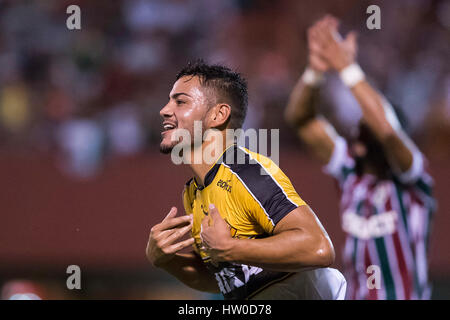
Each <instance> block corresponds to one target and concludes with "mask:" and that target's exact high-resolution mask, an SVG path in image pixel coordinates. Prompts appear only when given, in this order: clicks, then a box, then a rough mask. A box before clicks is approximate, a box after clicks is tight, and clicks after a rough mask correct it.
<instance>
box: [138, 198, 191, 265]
mask: <svg viewBox="0 0 450 320" xmlns="http://www.w3.org/2000/svg"><path fill="white" fill-rule="evenodd" d="M176 215H177V208H175V207H172V209H170V212H169V214H168V215H167V216H166V217H165V218H164V220H163V221H161V223H159V224H157V225H155V226H153V228H152V229H151V231H150V236H149V239H148V243H147V249H146V254H147V258H148V260H149V261H150V262H151V263H152V264H153V265H154V266H156V267H161V266H162V265H164V264H165V263H167V262H169V261H170V259H171V258H172V257H173V256H174V255H175V254H176V253H177V252H178V251H180V250H182V249H184V248H186V247H188V246H190V245H192V244H193V243H194V239H193V238H189V239H187V240H183V241H179V240H180V239H181V238H182V237H183V236H184V235H185V234H186V233H188V232H189V231H190V230H191V229H192V215H187V216H180V217H176Z"/></svg>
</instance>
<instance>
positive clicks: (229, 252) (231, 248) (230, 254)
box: [220, 238, 242, 262]
mask: <svg viewBox="0 0 450 320" xmlns="http://www.w3.org/2000/svg"><path fill="white" fill-rule="evenodd" d="M241 242H242V241H239V239H236V238H230V239H229V240H228V241H227V244H226V245H225V246H224V249H223V250H222V252H221V254H220V261H222V262H236V259H237V252H238V251H239V246H240V244H241Z"/></svg>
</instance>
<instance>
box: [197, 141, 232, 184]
mask: <svg viewBox="0 0 450 320" xmlns="http://www.w3.org/2000/svg"><path fill="white" fill-rule="evenodd" d="M236 147H237V145H236V144H235V143H233V144H231V145H230V146H228V147H227V148H226V149H225V150H224V151H223V152H222V154H221V155H220V157H219V158H218V159H217V160H216V162H215V163H214V164H213V165H212V166H211V168H210V169H209V171H208V172H207V173H206V175H205V184H204V185H203V186H202V185H199V184H198V183H197V180H195V178H192V179H193V182H194V186H195V188H197V189H198V190H203V189H205V188H206V187H207V186H208V185H210V184H211V182H213V180H214V178H215V177H216V174H217V171H219V168H220V165H221V163H222V162H223V159H224V156H225V153H226V152H228V151H229V150H230V151H231V150H235V148H236Z"/></svg>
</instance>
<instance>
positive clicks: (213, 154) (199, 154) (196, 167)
mask: <svg viewBox="0 0 450 320" xmlns="http://www.w3.org/2000/svg"><path fill="white" fill-rule="evenodd" d="M219 139H220V140H219ZM220 141H221V143H220ZM231 144H232V143H229V144H226V141H225V139H224V136H222V137H217V138H216V139H212V140H205V141H204V142H203V143H202V145H201V146H199V147H197V148H193V149H192V152H191V161H190V164H189V167H190V169H191V170H192V173H193V176H194V178H195V180H196V181H197V183H198V184H200V185H204V181H205V177H206V175H207V173H208V172H209V170H211V168H212V166H214V164H215V163H216V162H217V160H219V158H220V157H221V156H222V154H223V153H224V151H225V150H226V149H227V148H228V147H229V146H230V145H231Z"/></svg>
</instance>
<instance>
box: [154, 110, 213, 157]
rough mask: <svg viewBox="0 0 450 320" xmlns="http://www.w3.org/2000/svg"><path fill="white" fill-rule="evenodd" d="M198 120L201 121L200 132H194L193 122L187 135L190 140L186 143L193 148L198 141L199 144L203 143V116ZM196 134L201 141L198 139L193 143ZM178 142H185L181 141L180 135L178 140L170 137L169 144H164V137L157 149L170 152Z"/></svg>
mask: <svg viewBox="0 0 450 320" xmlns="http://www.w3.org/2000/svg"><path fill="white" fill-rule="evenodd" d="M200 121H201V122H202V128H201V132H200V133H194V124H192V126H191V128H190V130H189V135H190V137H191V140H190V141H189V142H188V143H189V144H190V146H191V148H194V146H195V145H197V144H198V143H199V142H200V144H202V143H203V132H204V128H205V117H203V118H202V119H201V120H200ZM178 129H179V128H175V129H174V130H173V131H175V130H178ZM173 134H175V132H172V133H171V135H173ZM196 134H197V135H198V134H200V137H201V141H198V142H197V143H195V142H196V141H194V139H195V137H196ZM179 143H183V144H184V143H185V142H184V141H183V138H182V137H180V138H179V139H178V141H172V139H171V140H170V143H169V144H165V143H164V138H163V140H162V141H161V143H160V145H159V151H160V152H161V153H162V154H170V153H171V152H172V150H173V148H174V147H175V146H176V145H178V144H179ZM180 156H182V154H180Z"/></svg>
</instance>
